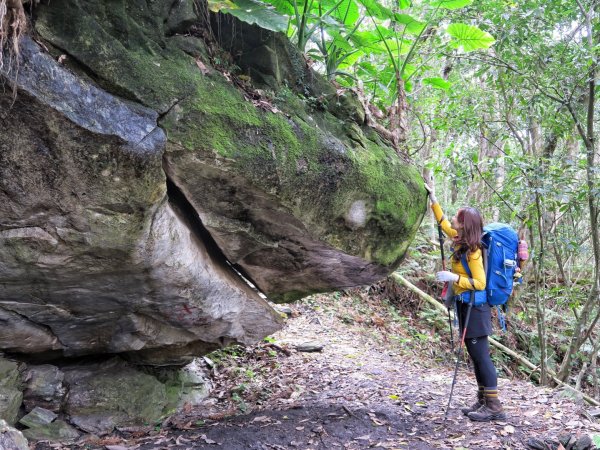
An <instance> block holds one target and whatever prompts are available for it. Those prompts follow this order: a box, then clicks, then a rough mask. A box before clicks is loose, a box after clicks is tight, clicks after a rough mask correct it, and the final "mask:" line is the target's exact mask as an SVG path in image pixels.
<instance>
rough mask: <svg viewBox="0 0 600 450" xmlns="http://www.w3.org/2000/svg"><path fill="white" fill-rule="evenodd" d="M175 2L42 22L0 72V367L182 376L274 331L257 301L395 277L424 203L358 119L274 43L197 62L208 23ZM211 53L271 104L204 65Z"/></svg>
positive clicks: (235, 37)
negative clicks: (10, 359)
mask: <svg viewBox="0 0 600 450" xmlns="http://www.w3.org/2000/svg"><path fill="white" fill-rule="evenodd" d="M176 3H177V6H176V7H175V8H174V7H173V5H174V2H173V1H172V0H155V1H152V2H149V1H146V0H117V1H112V2H103V1H100V0H53V1H52V2H49V3H48V4H40V5H38V6H37V7H36V10H35V31H36V32H37V35H38V37H39V39H41V40H44V41H45V43H46V44H45V45H46V47H47V49H48V50H46V49H45V48H44V49H43V48H42V47H41V46H40V45H38V44H37V43H35V42H34V41H33V40H31V39H29V38H24V39H23V40H22V42H21V57H20V60H19V61H20V63H19V67H18V71H17V70H14V69H15V67H14V66H13V67H11V66H9V65H7V64H5V65H4V69H3V72H0V75H2V76H3V78H4V79H5V80H7V81H8V82H9V83H11V84H12V85H14V86H15V87H16V90H17V95H16V99H15V98H14V97H13V96H12V95H11V93H10V91H8V90H7V91H5V92H4V93H2V94H0V111H2V114H1V115H0V128H1V129H2V133H1V134H0V218H1V219H0V242H1V245H0V321H1V322H2V323H3V324H5V325H3V326H2V327H0V349H4V350H6V351H8V352H11V353H28V354H37V355H40V356H41V357H42V356H43V357H44V358H45V359H47V358H52V357H55V358H58V357H63V356H69V357H73V356H78V355H86V354H96V353H109V354H116V353H119V354H124V355H125V356H127V357H128V358H129V359H130V360H134V361H138V362H143V363H149V364H157V365H163V364H181V363H184V362H187V361H189V360H190V359H191V358H192V357H193V356H194V355H199V354H202V353H206V352H208V351H211V350H213V349H215V348H217V347H219V346H222V345H225V344H228V343H231V342H241V343H249V342H255V341H256V340H258V339H260V338H262V337H263V336H265V335H268V334H270V333H272V332H273V331H275V330H276V329H277V328H278V327H279V326H280V319H279V316H278V315H277V314H276V313H275V312H274V311H273V310H272V308H271V307H270V306H269V305H268V304H267V302H266V301H265V300H264V299H263V297H264V296H262V295H261V294H259V291H262V293H264V294H266V295H267V296H268V297H269V298H270V299H272V300H275V301H287V300H292V299H296V298H299V297H302V296H305V295H307V294H309V293H312V292H318V291H327V290H334V289H340V288H345V287H349V286H355V285H361V284H369V283H372V282H374V281H376V280H378V279H380V278H382V277H384V276H385V275H386V274H388V273H389V272H390V271H391V270H393V269H394V268H395V267H396V266H397V265H398V264H399V263H400V261H401V259H402V258H403V256H404V254H405V252H406V249H407V247H408V245H409V243H410V241H411V239H412V237H413V236H414V233H415V232H416V229H417V227H418V225H419V223H420V220H421V218H422V216H423V213H424V211H425V206H426V205H425V203H426V195H425V191H424V189H423V187H422V182H421V180H420V177H419V175H418V172H417V171H416V169H415V168H414V167H412V166H410V164H408V163H407V162H405V161H402V160H400V159H399V158H398V156H397V155H396V153H395V152H394V150H393V149H392V148H390V147H389V146H387V145H386V144H385V143H384V142H382V141H381V139H380V138H379V137H378V136H377V135H376V134H375V133H374V132H373V131H372V130H371V129H369V128H368V127H366V126H365V125H364V124H363V123H362V121H363V118H364V112H362V110H361V107H360V105H359V104H358V102H356V100H355V99H354V98H353V97H352V96H351V95H350V94H348V93H339V94H338V93H336V91H335V89H333V88H332V87H331V86H330V85H328V84H327V83H325V82H324V81H323V80H322V79H321V78H320V77H318V76H317V75H315V74H314V73H313V72H312V71H311V70H310V69H309V68H308V67H307V66H306V63H305V62H304V60H303V58H302V56H301V55H300V54H299V53H297V52H295V50H294V49H293V48H292V47H291V46H290V45H289V43H288V42H287V41H286V40H285V38H284V37H282V36H279V35H274V34H272V33H267V32H263V31H261V30H259V29H257V28H253V27H245V26H242V25H240V24H238V25H239V26H240V27H239V30H242V29H243V30H244V33H246V34H248V33H249V36H251V38H250V39H249V44H248V45H244V44H243V37H242V36H243V35H244V33H238V32H232V33H231V36H230V37H231V39H230V42H233V43H235V45H234V46H233V47H231V48H226V49H222V48H219V46H218V45H217V44H218V43H217V42H215V41H212V40H210V41H209V45H207V44H206V43H205V41H204V40H202V39H200V38H199V37H196V36H201V35H202V36H212V35H214V34H217V35H218V33H213V32H212V30H211V29H210V27H211V24H210V23H209V22H207V21H206V20H203V19H202V18H204V17H205V13H207V11H198V10H197V9H194V8H193V2H192V0H184V1H178V2H176ZM196 14H197V16H195V15H196ZM190 26H191V27H192V28H191V31H192V33H191V34H190V33H188V35H187V36H181V35H176V34H174V33H176V32H184V31H189V30H190ZM242 27H244V28H242ZM235 29H236V28H235V26H233V27H232V30H235ZM217 37H218V36H217ZM224 50H232V51H233V53H234V54H236V55H237V57H238V60H237V62H238V63H239V65H240V67H245V68H246V69H247V71H248V73H251V74H254V75H253V76H255V81H256V83H260V85H261V86H262V87H263V88H264V89H273V90H274V91H273V92H272V95H267V94H265V97H264V98H258V97H256V95H259V96H260V94H258V92H259V91H256V90H252V89H253V88H252V87H249V86H242V87H240V86H238V85H236V84H235V83H233V82H232V78H231V76H230V75H229V72H228V71H229V69H228V68H227V67H215V66H214V65H212V63H213V62H214V61H216V60H217V59H221V57H220V56H219V55H224V54H226V53H224ZM238 50H239V51H238ZM284 50H285V51H284ZM253 52H254V53H255V54H257V55H258V54H261V52H262V53H263V54H266V55H271V59H272V60H274V61H275V62H276V65H277V67H278V69H277V70H276V71H274V70H271V69H269V65H268V60H269V58H262V59H260V63H259V64H258V63H257V65H256V67H255V68H254V69H253V70H250V69H251V68H252V67H253V63H252V61H253V60H254V58H252V57H248V55H252V54H253ZM65 57H66V58H65ZM256 60H257V61H259V59H258V58H256ZM59 61H60V62H59ZM230 64H233V62H231V63H230ZM231 67H234V66H233V65H232V66H231ZM11 69H12V70H11ZM246 69H245V70H246ZM269 73H273V74H274V75H272V76H269V75H268V74H269ZM15 74H18V77H17V78H16V79H15ZM265 74H266V75H265ZM319 92H323V97H322V98H320V95H319ZM318 97H319V98H320V100H319V101H318V102H317V103H316V104H315V101H314V99H315V98H318ZM325 103H327V104H325ZM248 281H249V282H250V283H249V282H248ZM257 289H258V290H259V291H257Z"/></svg>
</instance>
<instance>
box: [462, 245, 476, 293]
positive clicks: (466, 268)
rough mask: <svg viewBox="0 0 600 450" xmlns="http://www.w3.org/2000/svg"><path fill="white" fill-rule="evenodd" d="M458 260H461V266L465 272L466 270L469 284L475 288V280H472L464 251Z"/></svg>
mask: <svg viewBox="0 0 600 450" xmlns="http://www.w3.org/2000/svg"><path fill="white" fill-rule="evenodd" d="M460 262H461V264H462V266H463V268H464V269H465V272H467V275H469V283H471V286H473V290H475V281H473V274H472V273H471V269H470V267H469V263H468V262H467V254H466V253H463V254H462V255H461V256H460Z"/></svg>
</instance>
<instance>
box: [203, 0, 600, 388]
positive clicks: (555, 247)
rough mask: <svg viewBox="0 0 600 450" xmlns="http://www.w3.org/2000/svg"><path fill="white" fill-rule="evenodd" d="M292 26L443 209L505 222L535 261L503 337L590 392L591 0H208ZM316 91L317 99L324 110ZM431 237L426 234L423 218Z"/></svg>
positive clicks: (594, 171)
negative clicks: (419, 172)
mask: <svg viewBox="0 0 600 450" xmlns="http://www.w3.org/2000/svg"><path fill="white" fill-rule="evenodd" d="M209 7H210V8H211V9H212V10H213V11H221V12H223V13H228V14H233V15H235V16H236V17H238V18H240V19H241V20H244V21H246V22H249V23H257V24H258V25H260V26H262V27H264V28H268V29H271V30H275V31H281V32H284V33H287V34H288V36H289V37H290V38H291V40H292V41H293V42H294V43H295V45H297V46H298V48H299V49H301V50H302V51H303V52H304V54H305V55H306V58H307V59H308V60H309V62H311V63H312V65H313V68H314V69H315V70H317V71H318V72H321V73H323V74H325V75H326V76H327V77H328V78H329V79H330V80H331V81H333V82H334V83H336V84H337V86H339V89H340V90H341V91H343V90H345V89H351V90H354V91H355V92H357V93H358V95H359V97H360V99H361V101H362V102H363V104H364V105H365V107H366V110H367V118H366V119H367V121H368V122H369V123H370V124H371V125H372V126H374V127H375V128H376V129H377V130H378V131H379V132H380V133H381V134H382V135H383V136H385V137H386V138H388V139H389V140H390V141H391V142H393V144H394V146H395V148H396V150H397V152H398V153H399V154H400V155H402V156H403V157H405V158H408V159H411V160H413V161H414V162H416V163H417V164H418V165H420V166H422V167H423V176H424V178H425V179H426V180H429V181H430V182H432V183H434V184H435V185H436V191H437V193H438V197H439V199H440V201H441V203H442V205H444V207H445V208H446V209H447V210H448V212H450V213H452V212H453V211H454V210H455V209H456V208H458V207H459V206H460V205H464V204H470V205H475V206H477V207H479V208H480V209H481V211H482V212H483V215H484V218H485V219H486V221H487V222H491V221H503V222H509V223H511V224H512V225H513V226H514V227H515V228H516V229H518V230H519V233H520V234H521V235H522V236H524V237H526V239H527V241H528V242H529V245H530V251H531V255H532V257H531V259H530V263H529V265H528V267H527V270H526V274H525V283H524V285H523V286H522V287H521V288H520V289H519V290H518V292H517V293H516V295H515V296H514V298H513V299H512V301H511V303H512V305H511V308H512V315H511V318H510V321H511V325H512V327H513V331H514V333H513V335H512V337H510V338H509V337H507V336H500V339H501V340H503V339H504V340H510V341H511V342H507V343H509V344H511V345H512V346H516V347H517V350H519V351H521V352H523V353H524V354H525V355H526V356H527V358H529V359H530V360H531V361H532V362H533V363H534V364H536V365H537V367H536V369H535V370H531V369H529V368H527V367H524V366H521V367H520V369H521V370H522V371H524V372H525V373H526V374H527V376H531V377H533V378H534V379H536V380H537V381H539V382H540V383H541V384H552V383H555V382H556V381H557V380H560V381H563V382H569V383H570V384H571V385H573V386H576V387H577V388H578V389H583V390H584V391H587V392H588V393H589V394H590V395H591V396H593V397H595V398H596V399H599V398H600V383H599V382H598V375H599V371H600V368H599V367H598V351H599V350H600V336H599V333H598V321H599V319H600V297H599V283H600V271H599V265H600V229H599V226H598V218H599V217H598V216H599V200H600V183H599V169H598V150H597V145H596V135H597V132H596V122H597V120H598V119H597V117H596V115H597V105H596V103H597V102H596V83H597V81H596V80H597V72H598V61H597V58H598V48H599V44H600V22H599V21H598V14H599V8H600V5H599V2H597V1H593V0H592V1H585V0H550V1H545V2H538V1H529V0H514V1H512V0H501V1H497V0H482V1H478V2H473V1H471V0H421V1H416V0H415V1H409V0H399V1H398V2H384V1H380V2H376V1H373V0H339V1H335V0H321V1H318V0H304V1H296V0H272V1H269V2H258V1H257V2H255V1H252V0H235V1H233V2H231V1H229V0H224V1H211V2H209ZM319 101H321V99H318V98H317V99H314V102H315V104H317V105H318V103H319ZM426 234H430V235H431V240H432V241H435V236H436V230H435V229H434V225H433V221H431V229H430V230H429V232H427V233H426Z"/></svg>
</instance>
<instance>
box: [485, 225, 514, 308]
mask: <svg viewBox="0 0 600 450" xmlns="http://www.w3.org/2000/svg"><path fill="white" fill-rule="evenodd" d="M481 244H482V245H483V248H484V249H485V251H484V252H483V264H484V266H485V277H486V286H485V292H486V294H487V302H488V303H489V304H490V305H492V306H500V305H505V304H506V302H507V301H508V298H509V297H510V294H512V291H513V277H514V275H515V271H516V270H517V267H518V264H519V261H518V259H517V248H518V246H519V236H518V235H517V232H516V231H515V230H513V229H512V227H511V226H510V225H506V224H504V223H498V222H495V223H490V224H489V225H486V226H485V227H483V236H482V238H481Z"/></svg>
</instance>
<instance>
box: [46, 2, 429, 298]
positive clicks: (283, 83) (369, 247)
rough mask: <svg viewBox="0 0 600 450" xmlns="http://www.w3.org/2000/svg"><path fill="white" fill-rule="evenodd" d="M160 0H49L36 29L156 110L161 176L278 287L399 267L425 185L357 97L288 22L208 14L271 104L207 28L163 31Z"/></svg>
mask: <svg viewBox="0 0 600 450" xmlns="http://www.w3.org/2000/svg"><path fill="white" fill-rule="evenodd" d="M168 4H170V2H167V1H166V0H165V1H157V2H153V3H147V2H145V1H142V0H135V1H132V2H125V1H124V0H122V1H117V2H111V3H105V2H98V1H93V0H56V1H53V2H52V3H51V4H49V5H48V6H45V7H40V8H39V10H38V19H37V23H36V29H37V31H38V32H39V33H40V34H41V35H42V36H43V37H44V38H45V39H47V40H49V41H50V42H51V43H52V44H54V45H56V46H57V47H60V48H61V49H62V50H63V51H65V52H67V53H68V54H69V55H72V56H73V57H74V58H75V59H76V60H77V61H78V62H79V63H80V64H81V65H82V66H83V67H84V68H85V69H86V71H87V72H89V73H93V76H94V77H96V78H97V79H98V82H99V83H101V85H102V86H104V87H105V88H106V89H109V90H111V91H112V92H115V93H118V94H121V95H125V96H127V97H129V98H131V99H134V100H136V101H138V102H140V103H142V104H144V105H146V106H148V107H151V108H154V109H156V110H157V111H159V112H160V113H161V114H162V116H161V119H160V121H159V123H160V125H161V127H163V128H164V129H165V131H166V133H167V136H168V143H167V153H166V155H165V161H164V167H165V169H166V172H167V175H168V177H169V178H170V180H171V181H173V182H174V184H175V186H176V187H177V188H178V189H179V190H180V191H181V192H182V193H183V195H184V197H185V198H186V200H187V201H188V202H189V203H190V204H191V205H192V206H193V208H194V209H195V211H196V212H197V214H198V215H199V216H200V218H201V220H202V222H203V226H204V227H206V229H207V230H208V232H209V233H210V235H211V236H212V238H213V239H214V240H215V242H216V243H217V245H218V246H219V247H220V249H221V250H222V251H223V253H224V254H225V256H226V257H227V258H228V259H229V260H230V261H231V262H232V263H233V264H235V265H237V266H238V267H239V268H240V270H242V271H243V272H244V273H245V275H246V276H247V277H249V278H250V279H251V280H252V281H253V282H254V283H255V284H256V285H257V286H258V287H259V288H260V289H261V290H263V291H264V292H265V293H267V294H268V295H270V296H271V297H272V298H273V299H276V300H289V299H293V298H297V297H300V296H302V295H306V294H308V293H311V292H316V291H322V290H329V289H337V288H343V287H348V286H353V285H358V284H368V283H371V282H373V281H375V280H377V279H379V278H381V277H382V276H385V275H386V274H387V273H388V272H389V271H390V270H392V269H393V268H395V267H396V266H397V265H398V264H399V262H400V260H401V259H402V257H403V255H404V254H405V251H406V248H407V246H408V244H409V242H410V241H411V239H412V237H413V236H414V233H415V232H416V229H417V226H418V224H419V222H420V220H421V218H422V215H423V214H424V211H425V208H426V195H425V190H424V189H423V187H422V182H421V179H420V176H419V174H418V172H417V170H416V169H415V168H414V167H412V166H410V165H409V164H407V163H406V162H404V161H401V160H400V159H399V158H398V157H397V155H396V154H395V152H394V151H393V149H392V148H391V147H390V146H388V145H386V144H385V143H383V142H382V141H381V140H380V139H379V138H378V137H377V136H376V135H374V133H373V132H372V130H370V129H368V128H367V127H365V125H364V124H363V120H364V111H362V106H361V105H360V103H359V102H358V101H357V100H356V98H355V97H353V96H352V94H351V93H349V92H338V91H336V89H335V88H334V87H333V86H332V85H330V84H328V83H327V82H326V81H325V80H323V79H322V78H321V77H320V76H318V75H317V74H315V73H314V72H313V71H312V70H311V69H310V68H309V67H308V66H307V65H306V62H305V61H304V58H303V57H302V55H301V54H300V53H298V52H297V51H296V50H295V49H294V48H293V47H292V46H291V44H290V43H289V42H288V41H287V40H286V39H285V37H284V36H282V35H278V34H274V33H271V32H266V31H264V30H260V29H259V28H257V27H250V26H247V25H245V24H241V23H239V22H237V21H236V20H235V19H231V18H229V17H227V18H224V17H219V18H215V19H214V23H213V25H214V24H215V23H217V22H218V26H215V27H214V29H213V30H211V32H210V33H209V32H207V33H205V34H206V35H210V34H212V33H214V34H215V35H216V36H217V40H218V41H219V42H221V43H222V45H223V50H224V51H231V53H232V54H233V55H235V57H236V59H235V62H236V63H237V64H239V66H240V67H241V69H242V70H243V71H244V72H246V73H247V74H249V75H250V76H252V77H254V82H255V83H258V84H259V85H261V86H262V87H264V88H265V89H270V90H273V100H272V101H271V106H269V101H262V103H260V102H259V107H257V106H256V105H255V104H254V103H253V102H251V101H249V100H248V99H247V96H245V95H244V93H243V92H242V91H240V90H239V89H238V88H236V87H235V86H234V85H233V84H232V83H231V78H230V76H229V75H227V76H225V75H223V74H222V73H220V72H219V71H217V70H215V69H214V68H212V67H211V61H208V60H207V59H206V56H205V55H206V54H207V52H204V51H203V50H202V43H201V41H199V40H196V41H195V46H196V50H194V49H193V48H191V47H190V44H191V41H190V40H188V41H187V42H186V43H185V45H182V44H183V42H182V41H181V39H180V38H177V39H176V38H175V37H170V36H169V26H168V23H169V20H170V19H169V17H170V16H168V14H166V13H165V11H167V10H168V8H167V5H168ZM186 14H188V15H189V10H188V12H187V13H186ZM196 26H197V27H201V26H204V27H209V26H210V25H209V24H207V23H202V21H201V20H200V19H199V20H198V23H197V24H196ZM79 29H85V30H86V33H85V34H83V33H77V32H75V30H79ZM219 33H221V34H219ZM211 45H212V46H213V48H214V47H215V44H214V43H212V44H211ZM192 47H193V46H192ZM213 54H214V50H213ZM192 55H195V56H192ZM216 57H217V56H215V58H216ZM195 58H200V60H196V59H195ZM219 58H220V57H219ZM222 62H223V61H221V63H222Z"/></svg>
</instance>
